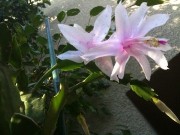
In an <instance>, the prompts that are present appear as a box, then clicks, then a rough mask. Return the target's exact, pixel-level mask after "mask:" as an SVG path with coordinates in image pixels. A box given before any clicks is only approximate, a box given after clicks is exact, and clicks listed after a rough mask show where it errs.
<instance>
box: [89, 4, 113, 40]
mask: <svg viewBox="0 0 180 135" xmlns="http://www.w3.org/2000/svg"><path fill="white" fill-rule="evenodd" d="M111 13H112V9H111V7H110V6H107V7H106V8H105V9H104V11H103V12H102V13H101V14H100V16H98V18H97V19H96V21H95V23H94V29H93V30H92V31H91V33H92V34H94V40H95V41H96V42H99V41H102V40H103V39H104V38H105V37H106V35H107V33H108V31H109V28H110V26H111Z"/></svg>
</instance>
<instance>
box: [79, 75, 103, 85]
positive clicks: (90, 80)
mask: <svg viewBox="0 0 180 135" xmlns="http://www.w3.org/2000/svg"><path fill="white" fill-rule="evenodd" d="M101 76H102V74H101V73H92V74H90V75H89V76H88V77H87V78H86V79H85V80H83V82H85V83H89V82H92V81H94V79H97V78H99V77H101Z"/></svg>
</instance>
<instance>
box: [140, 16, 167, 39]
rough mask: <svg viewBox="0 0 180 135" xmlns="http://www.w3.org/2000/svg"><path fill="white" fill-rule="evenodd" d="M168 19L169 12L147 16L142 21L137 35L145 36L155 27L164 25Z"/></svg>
mask: <svg viewBox="0 0 180 135" xmlns="http://www.w3.org/2000/svg"><path fill="white" fill-rule="evenodd" d="M168 19H169V15H168V14H155V15H152V16H149V17H147V19H146V20H144V21H143V23H141V26H140V28H139V31H138V32H137V36H145V35H146V34H147V33H148V32H149V31H150V30H152V29H153V28H155V27H158V26H161V25H164V24H165V23H166V22H167V20H168Z"/></svg>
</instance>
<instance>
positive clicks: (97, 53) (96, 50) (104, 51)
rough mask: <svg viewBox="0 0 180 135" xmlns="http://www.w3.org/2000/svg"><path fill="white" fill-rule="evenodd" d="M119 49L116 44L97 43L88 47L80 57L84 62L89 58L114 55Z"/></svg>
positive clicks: (89, 59)
mask: <svg viewBox="0 0 180 135" xmlns="http://www.w3.org/2000/svg"><path fill="white" fill-rule="evenodd" d="M118 50H120V47H119V46H117V45H116V44H104V45H98V46H96V47H93V48H91V49H89V50H88V51H87V52H86V53H85V54H84V55H82V56H81V57H82V58H83V59H84V61H85V62H87V63H88V62H89V61H91V60H94V59H97V58H100V57H105V56H115V55H116V54H117V53H118Z"/></svg>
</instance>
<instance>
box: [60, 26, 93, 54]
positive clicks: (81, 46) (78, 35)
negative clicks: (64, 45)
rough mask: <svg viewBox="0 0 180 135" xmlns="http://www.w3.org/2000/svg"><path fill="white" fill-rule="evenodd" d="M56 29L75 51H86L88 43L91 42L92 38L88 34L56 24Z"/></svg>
mask: <svg viewBox="0 0 180 135" xmlns="http://www.w3.org/2000/svg"><path fill="white" fill-rule="evenodd" d="M58 27H59V29H60V31H61V32H62V34H63V36H64V37H65V38H66V39H67V41H68V42H69V43H70V44H72V45H73V46H74V47H75V48H76V49H78V50H79V51H81V52H85V51H87V49H88V47H89V42H91V39H92V36H91V35H90V34H89V33H87V32H84V31H81V30H79V28H75V27H72V26H68V25H64V24H58Z"/></svg>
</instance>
